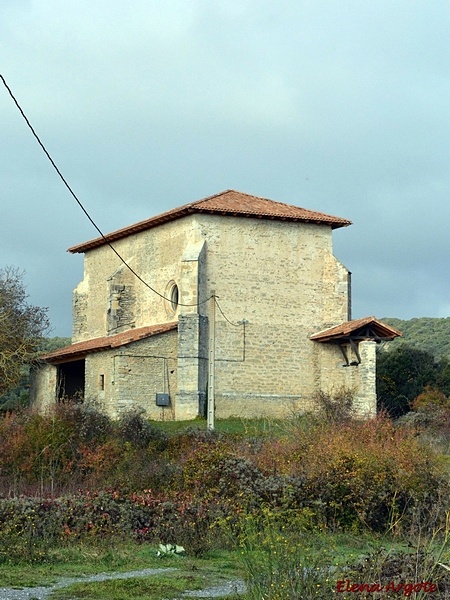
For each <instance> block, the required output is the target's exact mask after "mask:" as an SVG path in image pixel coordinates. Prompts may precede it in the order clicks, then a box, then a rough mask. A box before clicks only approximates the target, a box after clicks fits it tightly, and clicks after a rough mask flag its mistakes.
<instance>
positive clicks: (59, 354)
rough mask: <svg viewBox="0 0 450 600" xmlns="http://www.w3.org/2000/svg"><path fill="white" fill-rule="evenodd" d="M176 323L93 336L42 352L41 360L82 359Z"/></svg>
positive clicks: (168, 329)
mask: <svg viewBox="0 0 450 600" xmlns="http://www.w3.org/2000/svg"><path fill="white" fill-rule="evenodd" d="M177 327H178V323H177V322H171V323H163V324H160V325H150V326H148V327H139V328H137V329H129V330H128V331H123V332H122V333H117V334H115V335H109V336H105V337H100V338H94V339H92V340H86V341H84V342H76V343H75V344H70V346H65V347H64V348H59V349H58V350H55V351H54V352H50V353H48V354H44V355H43V356H41V357H40V358H41V360H43V361H45V362H47V363H51V364H61V363H66V362H72V361H74V360H82V359H83V358H85V357H86V355H87V354H90V353H92V352H101V351H102V350H111V349H113V348H120V347H122V346H126V345H128V344H132V343H133V342H139V341H140V340H145V339H147V338H149V337H152V336H154V335H159V334H161V333H166V332H167V331H172V330H174V329H177Z"/></svg>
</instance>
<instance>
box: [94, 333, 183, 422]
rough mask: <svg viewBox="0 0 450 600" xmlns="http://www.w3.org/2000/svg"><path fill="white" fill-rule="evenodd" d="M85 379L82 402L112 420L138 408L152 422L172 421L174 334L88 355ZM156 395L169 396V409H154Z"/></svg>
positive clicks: (174, 390) (175, 349)
mask: <svg viewBox="0 0 450 600" xmlns="http://www.w3.org/2000/svg"><path fill="white" fill-rule="evenodd" d="M85 377H86V388H85V399H86V400H94V401H96V402H98V403H99V404H101V405H102V406H103V407H104V409H105V411H106V412H108V414H110V415H111V416H113V417H117V416H118V415H119V414H120V413H121V412H123V411H125V410H127V409H130V408H132V407H141V408H143V409H144V410H145V411H146V414H147V416H148V417H149V418H151V419H155V420H173V419H174V418H175V409H176V395H177V332H176V331H170V332H167V333H163V334H160V335H157V336H154V337H151V338H147V339H146V340H142V341H140V342H135V343H133V344H130V345H128V346H125V347H121V348H117V349H114V350H108V351H103V352H97V353H92V354H89V355H88V356H87V357H86V368H85ZM102 388H103V389H102ZM157 393H161V394H164V393H167V394H169V395H170V400H171V404H170V406H169V407H167V408H166V407H158V406H156V394H157Z"/></svg>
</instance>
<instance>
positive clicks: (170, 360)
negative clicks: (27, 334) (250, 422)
mask: <svg viewBox="0 0 450 600" xmlns="http://www.w3.org/2000/svg"><path fill="white" fill-rule="evenodd" d="M350 224H351V222H350V221H348V220H346V219H343V218H340V217H334V216H330V215H327V214H323V213H320V212H315V211H311V210H306V209H303V208H299V207H297V206H291V205H288V204H283V203H281V202H274V201H272V200H267V199H264V198H259V197H256V196H251V195H248V194H244V193H241V192H236V191H233V190H228V191H225V192H222V193H219V194H216V195H214V196H210V197H208V198H205V199H203V200H199V201H197V202H192V203H190V204H186V205H184V206H181V207H180V208H175V209H173V210H170V211H168V212H165V213H163V214H160V215H158V216H155V217H152V218H150V219H147V220H145V221H141V222H139V223H136V224H135V225H131V226H129V227H125V228H123V229H119V230H118V231H115V232H113V233H110V234H108V235H106V236H105V237H100V238H96V239H94V240H91V241H88V242H85V243H83V244H79V245H77V246H74V247H72V248H69V252H72V253H84V254H85V261H84V278H83V281H81V283H80V284H79V285H78V286H77V288H76V289H75V291H74V295H73V338H72V339H73V343H72V344H71V345H70V346H67V347H65V348H61V349H59V350H56V351H55V352H52V353H50V354H47V355H46V356H44V357H43V361H42V364H41V366H40V368H39V369H37V370H36V371H35V372H34V374H33V379H32V389H31V399H32V402H33V403H34V405H36V406H37V407H39V408H41V409H43V408H45V406H47V405H49V404H52V403H54V402H55V401H58V400H60V399H62V398H65V397H72V396H76V395H78V396H81V397H84V398H85V399H86V400H89V399H92V400H96V401H98V402H100V403H101V404H102V405H103V406H104V408H105V410H106V411H107V412H108V413H110V414H111V415H112V416H117V415H118V414H120V412H121V411H123V410H126V409H127V408H129V407H131V406H140V407H143V408H144V409H145V410H146V412H147V416H148V417H149V418H152V419H167V420H168V419H193V418H195V417H196V416H198V415H202V414H205V411H206V407H207V404H208V400H207V399H208V394H209V395H210V397H211V395H213V397H214V399H215V403H214V406H215V414H216V416H217V417H227V416H231V415H237V416H242V417H251V416H262V415H269V416H276V417H285V416H289V414H293V413H295V412H298V411H299V410H302V409H305V408H308V407H310V406H311V402H312V398H313V397H314V394H315V393H316V392H317V391H318V390H323V391H325V392H333V391H337V390H339V389H342V388H343V387H345V388H348V389H351V390H353V391H354V394H355V400H356V408H357V411H358V412H359V414H360V415H362V416H365V415H367V416H368V415H372V414H374V413H375V411H376V394H375V346H376V343H377V342H380V341H382V340H390V339H392V338H394V337H396V336H397V335H400V333H399V332H398V331H396V330H395V329H393V328H392V327H389V326H387V325H385V324H383V323H381V322H380V321H377V320H376V319H375V318H374V317H367V318H364V319H358V320H356V321H352V320H351V315H350V307H351V298H350V292H351V281H350V272H349V271H348V270H347V269H346V268H345V267H344V266H343V265H342V264H341V263H340V262H339V261H338V260H337V259H336V258H335V257H334V255H333V251H332V231H333V229H337V228H338V227H346V226H348V225H350ZM111 246H112V247H113V248H114V249H115V251H116V252H117V254H116V253H115V252H114V251H113V250H112V248H111ZM118 255H120V257H119V256H118ZM121 258H122V259H123V260H124V261H125V263H126V265H129V267H130V268H131V269H132V270H131V269H130V268H128V267H127V266H126V265H125V264H124V262H122V260H121ZM136 274H137V275H138V276H136Z"/></svg>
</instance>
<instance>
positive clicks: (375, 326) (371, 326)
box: [310, 317, 402, 342]
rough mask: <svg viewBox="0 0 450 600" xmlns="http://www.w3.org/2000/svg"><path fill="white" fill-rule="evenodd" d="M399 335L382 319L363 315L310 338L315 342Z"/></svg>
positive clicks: (391, 337)
mask: <svg viewBox="0 0 450 600" xmlns="http://www.w3.org/2000/svg"><path fill="white" fill-rule="evenodd" d="M401 335H402V334H401V332H400V331H398V330H397V329H394V327H390V326H389V325H386V323H383V322H382V321H378V320H377V319H376V318H375V317H363V318H362V319H356V320H354V321H346V322H345V323H341V325H337V326H336V327H331V329H325V330H324V331H320V332H319V333H315V334H314V335H312V336H311V337H310V339H311V340H313V341H315V342H331V341H334V340H345V339H349V338H350V337H352V338H353V339H358V338H360V339H379V340H393V339H394V338H396V337H398V336H401Z"/></svg>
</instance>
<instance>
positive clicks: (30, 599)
mask: <svg viewBox="0 0 450 600" xmlns="http://www.w3.org/2000/svg"><path fill="white" fill-rule="evenodd" d="M168 571H177V569H175V568H166V569H141V570H140V571H127V572H126V573H99V574H98V575H88V576H87V577H64V578H63V579H60V580H58V581H57V583H54V584H53V585H50V586H48V587H43V586H39V587H27V588H21V589H14V588H0V600H45V599H46V598H48V596H49V595H50V594H51V593H52V592H53V591H54V590H57V589H60V588H64V587H68V586H69V585H72V584H73V583H80V582H90V581H107V580H109V579H130V578H132V577H146V576H148V575H156V574H157V573H164V572H166V573H167V572H168ZM244 591H245V586H244V582H243V581H242V580H240V579H236V580H233V581H226V582H225V583H224V584H222V585H216V586H214V587H210V588H207V589H204V590H195V591H188V592H184V593H183V594H182V597H184V598H188V597H189V596H196V597H199V598H219V597H221V596H227V595H228V594H233V593H238V594H240V593H243V592H244Z"/></svg>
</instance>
